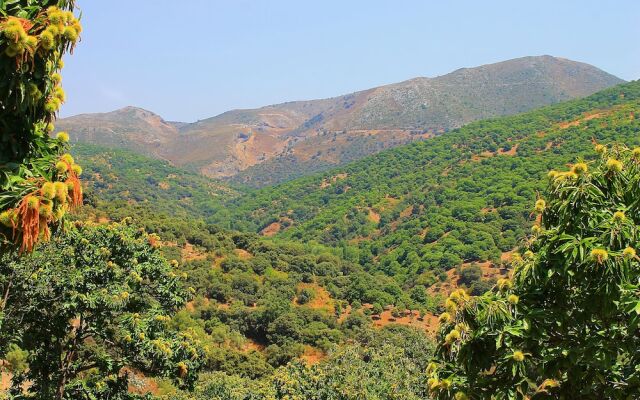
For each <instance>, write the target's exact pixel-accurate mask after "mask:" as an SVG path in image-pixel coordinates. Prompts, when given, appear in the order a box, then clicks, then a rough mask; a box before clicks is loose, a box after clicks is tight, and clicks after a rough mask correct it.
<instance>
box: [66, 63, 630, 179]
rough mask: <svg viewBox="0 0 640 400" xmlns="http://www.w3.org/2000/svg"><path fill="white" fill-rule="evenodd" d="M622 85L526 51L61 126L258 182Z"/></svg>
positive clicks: (78, 135) (78, 119)
mask: <svg viewBox="0 0 640 400" xmlns="http://www.w3.org/2000/svg"><path fill="white" fill-rule="evenodd" d="M621 82H623V81H622V80H621V79H619V78H617V77H615V76H613V75H610V74H608V73H606V72H604V71H602V70H600V69H598V68H596V67H594V66H591V65H589V64H584V63H580V62H576V61H571V60H567V59H563V58H557V57H551V56H538V57H523V58H517V59H513V60H509V61H503V62H499V63H495V64H489V65H483V66H480V67H475V68H462V69H459V70H456V71H454V72H451V73H449V74H447V75H443V76H439V77H436V78H424V77H420V78H414V79H410V80H407V81H404V82H400V83H395V84H391V85H385V86H380V87H376V88H372V89H368V90H363V91H360V92H355V93H351V94H348V95H344V96H339V97H333V98H329V99H322V100H309V101H294V102H288V103H283V104H277V105H271V106H266V107H262V108H258V109H250V110H233V111H228V112H225V113H223V114H220V115H218V116H216V117H213V118H209V119H205V120H202V121H198V122H195V123H172V122H166V121H164V120H163V119H162V118H161V117H159V116H158V115H155V114H153V113H152V112H149V111H146V110H142V109H139V108H135V107H126V108H124V109H121V110H117V111H113V112H110V113H104V114H84V115H78V116H75V117H71V118H66V119H62V120H59V121H58V128H59V129H61V130H67V131H69V132H71V133H72V138H73V139H74V140H78V141H81V142H88V143H94V144H102V145H107V146H113V147H123V148H129V149H133V150H136V151H139V152H142V153H145V154H149V155H152V156H155V157H158V158H163V159H167V160H169V161H171V162H173V163H174V164H176V165H179V166H186V167H189V168H191V169H195V170H198V171H200V172H201V173H203V174H204V175H207V176H212V177H227V178H230V179H233V180H236V181H241V182H244V183H248V184H252V185H256V186H259V185H264V184H270V183H275V182H279V181H283V180H286V179H290V178H291V177H295V176H299V175H303V174H305V173H309V172H312V171H317V170H321V169H325V168H328V167H331V166H335V165H339V164H342V163H345V162H348V161H352V160H354V159H358V158H361V157H364V156H366V155H369V154H372V153H376V152H378V151H380V150H383V149H385V148H388V147H393V146H397V145H400V144H405V143H408V142H411V141H414V140H418V139H425V138H428V137H431V136H434V135H438V134H442V133H444V132H447V131H449V130H451V129H455V128H458V127H460V126H462V125H465V124H468V123H470V122H473V121H476V120H480V119H484V118H490V117H496V116H503V115H511V114H516V113H520V112H524V111H528V110H531V109H533V108H537V107H541V106H544V105H548V104H553V103H557V102H560V101H564V100H568V99H572V98H577V97H583V96H587V95H590V94H592V93H594V92H597V91H599V90H601V89H604V88H607V87H610V86H613V85H616V84H619V83H621Z"/></svg>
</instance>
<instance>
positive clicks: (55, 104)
mask: <svg viewBox="0 0 640 400" xmlns="http://www.w3.org/2000/svg"><path fill="white" fill-rule="evenodd" d="M73 7H74V3H73V1H70V0H61V1H57V0H56V1H54V0H45V1H34V0H21V1H3V2H2V3H0V16H1V17H0V74H1V75H2V77H3V79H2V82H0V104H1V105H2V107H0V143H1V146H0V213H1V214H0V220H1V221H0V222H1V224H0V246H6V245H7V244H9V242H14V241H17V242H20V243H21V250H28V251H30V250H31V249H32V248H33V246H34V245H35V244H36V243H37V242H38V240H41V239H47V238H48V237H49V234H50V233H49V225H50V224H52V223H58V222H60V220H61V219H62V217H63V216H64V214H65V213H66V211H67V209H68V208H69V206H77V205H79V203H80V202H81V200H82V192H81V190H82V188H81V187H80V184H79V182H78V175H80V173H81V168H80V167H79V166H77V165H75V164H74V162H73V158H71V157H70V156H68V155H63V151H64V147H65V143H66V142H67V141H68V140H69V137H68V135H67V134H66V133H64V132H63V133H61V134H59V135H58V136H57V137H56V138H55V139H54V138H50V137H49V134H48V133H49V132H52V131H53V125H52V121H53V119H54V117H55V113H56V112H57V111H58V108H59V107H60V105H61V104H62V103H63V102H64V100H65V93H64V90H62V87H61V86H60V81H61V77H60V74H59V73H58V71H59V70H60V69H62V66H63V63H62V56H63V54H64V53H65V52H67V51H69V50H72V49H73V47H74V46H75V43H76V41H77V40H78V35H79V34H80V32H81V30H82V28H81V25H80V23H79V21H78V20H77V19H76V18H75V16H74V15H73Z"/></svg>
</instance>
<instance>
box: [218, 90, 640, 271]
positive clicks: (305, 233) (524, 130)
mask: <svg viewBox="0 0 640 400" xmlns="http://www.w3.org/2000/svg"><path fill="white" fill-rule="evenodd" d="M639 117H640V82H639V81H634V82H631V83H628V84H623V85H620V86H616V87H614V88H611V89H607V90H604V91H601V92H599V93H597V94H595V95H592V96H590V97H587V98H585V99H581V100H575V101H570V102H566V103H562V104H559V105H554V106H549V107H545V108H542V109H540V110H536V111H532V112H529V113H525V114H521V115H518V116H512V117H504V118H499V119H489V120H485V121H480V122H476V123H472V124H469V125H467V126H465V127H463V128H460V129H458V130H455V131H452V132H450V133H449V134H447V135H443V136H439V137H436V138H433V139H431V140H428V141H422V142H417V143H413V144H410V145H407V146H403V147H399V148H396V149H392V150H387V151H385V152H382V153H380V154H378V155H375V156H371V157H368V158H365V159H363V160H360V161H358V162H355V163H351V164H348V165H346V166H344V167H343V168H339V169H334V170H332V171H330V172H326V173H324V174H320V175H315V176H312V177H306V178H301V179H298V180H295V181H292V182H288V183H285V184H282V185H279V186H275V187H271V188H265V189H262V190H258V191H255V192H252V193H250V194H249V195H247V196H243V197H239V198H236V199H234V200H231V202H230V203H228V204H227V205H226V209H227V211H226V212H225V215H222V214H221V215H220V216H219V217H217V218H216V221H217V222H219V223H222V224H226V225H227V226H229V227H232V228H236V229H243V230H250V231H254V232H262V234H263V235H268V236H273V235H277V236H278V237H282V238H290V239H295V240H299V241H303V242H312V241H318V242H321V243H324V244H327V245H332V246H338V247H342V248H343V250H344V252H345V254H351V256H352V257H355V258H358V259H359V260H360V262H361V263H362V264H363V265H365V266H366V267H367V268H368V269H370V270H378V271H384V272H385V273H387V274H389V275H391V276H394V277H396V278H397V279H398V280H400V281H401V282H414V281H415V279H416V276H418V279H422V278H420V277H424V279H427V278H428V279H431V278H429V277H433V276H434V274H435V275H438V274H442V273H443V272H444V271H445V270H449V269H451V268H454V267H456V266H459V265H470V263H483V262H485V261H492V262H494V263H497V264H499V263H500V261H501V260H506V259H508V257H509V252H510V251H511V250H513V249H514V248H515V247H516V246H518V241H519V240H520V238H522V237H524V236H525V234H526V232H527V227H528V226H529V224H530V223H531V218H532V216H531V215H532V214H531V207H532V204H533V202H534V201H535V198H536V193H539V192H540V191H541V190H542V189H543V188H544V186H545V184H546V173H547V171H548V170H549V169H558V170H563V169H565V168H566V166H567V165H568V164H570V163H573V162H575V161H576V160H577V159H579V158H580V157H583V156H584V157H587V155H591V154H592V153H593V152H592V146H593V145H592V140H596V141H598V142H603V143H607V142H610V141H620V142H624V143H627V144H629V145H631V146H634V145H638V144H640V137H639V136H638V131H640V122H639V119H638V118H639Z"/></svg>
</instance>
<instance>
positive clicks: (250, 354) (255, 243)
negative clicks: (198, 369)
mask: <svg viewBox="0 0 640 400" xmlns="http://www.w3.org/2000/svg"><path fill="white" fill-rule="evenodd" d="M101 205H102V207H103V208H100V207H98V208H94V207H92V206H91V205H87V206H85V207H84V208H83V213H85V214H92V215H98V216H103V215H104V216H109V217H113V216H114V215H117V216H119V214H118V213H122V214H129V215H133V217H132V220H133V221H134V222H135V223H136V225H139V226H144V227H145V229H146V230H147V231H149V232H152V233H153V234H154V235H158V240H157V243H158V245H159V246H161V251H162V252H163V253H164V255H165V257H166V258H167V259H174V260H177V261H178V264H179V267H178V269H177V270H176V273H179V274H181V275H182V274H184V276H185V279H186V282H187V284H188V285H189V286H190V287H193V288H194V290H195V293H196V298H195V299H194V301H192V302H191V303H189V306H188V307H187V308H185V309H184V310H182V311H180V312H178V313H177V314H176V315H175V317H174V318H173V319H172V322H171V326H172V327H173V328H174V329H176V330H178V331H182V332H189V333H190V334H191V335H192V336H193V337H194V338H197V340H198V342H199V343H200V344H201V345H202V346H203V348H204V349H205V356H204V357H203V363H204V369H205V370H208V371H211V372H215V371H221V372H224V373H227V374H230V375H239V376H241V377H246V378H252V379H258V378H263V377H265V378H266V377H270V376H272V375H273V373H274V370H275V368H277V367H279V366H282V365H285V364H286V363H288V362H289V361H291V360H296V359H299V358H300V357H301V356H303V355H304V354H305V353H306V352H307V351H309V350H311V351H312V352H314V353H316V354H321V355H322V354H325V353H328V352H330V351H332V350H334V348H335V347H336V346H340V345H343V344H344V343H346V342H348V341H352V340H356V339H359V338H360V337H361V333H362V331H369V330H371V318H370V317H369V315H370V314H371V313H372V312H374V310H372V309H371V308H367V307H362V306H361V304H366V303H375V304H378V307H381V306H380V304H383V305H390V304H395V305H398V306H397V307H396V308H401V309H402V310H404V309H407V308H409V309H413V310H422V311H423V312H426V311H430V312H436V311H437V310H439V306H440V304H441V300H440V298H439V297H435V298H433V297H430V296H428V295H427V292H426V288H425V287H424V286H421V287H420V288H416V289H414V290H413V291H411V292H405V291H403V290H402V287H401V286H400V285H399V284H398V283H397V282H396V281H395V280H393V279H392V278H390V277H388V276H386V275H384V274H381V273H380V274H377V275H372V274H370V273H368V272H366V271H365V270H364V269H363V268H362V267H361V266H360V265H358V264H356V263H353V262H351V261H348V260H345V259H344V258H343V257H342V250H341V249H332V248H329V247H326V246H322V245H318V244H306V245H303V244H299V243H294V242H290V241H284V240H274V239H266V238H261V237H260V236H258V235H256V234H251V233H249V234H246V233H239V232H232V231H225V230H222V229H220V228H217V227H215V226H212V225H206V224H205V223H204V222H202V221H200V220H197V219H194V218H190V217H188V216H179V217H175V216H171V217H169V216H166V215H163V214H162V213H161V212H159V211H158V210H152V209H149V208H147V207H149V206H150V205H145V206H135V205H129V206H126V205H125V206H118V207H117V210H116V209H112V208H109V206H108V205H107V204H106V203H101ZM160 208H162V207H160ZM420 335H421V336H424V337H425V340H426V336H425V335H424V334H423V333H420Z"/></svg>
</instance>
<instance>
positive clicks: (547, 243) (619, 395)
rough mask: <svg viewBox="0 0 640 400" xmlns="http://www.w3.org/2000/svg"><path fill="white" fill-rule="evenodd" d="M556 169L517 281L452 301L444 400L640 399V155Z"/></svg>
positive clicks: (617, 154) (618, 153)
mask: <svg viewBox="0 0 640 400" xmlns="http://www.w3.org/2000/svg"><path fill="white" fill-rule="evenodd" d="M596 150H597V151H598V153H600V154H601V158H600V159H598V160H595V161H593V162H590V163H585V162H583V161H579V162H578V163H576V164H574V165H573V167H572V169H571V170H570V171H568V172H556V171H552V172H551V173H550V174H549V179H550V183H549V186H548V189H547V192H548V198H546V199H539V200H538V201H537V202H536V204H535V211H536V212H537V213H540V214H541V217H540V219H539V225H535V226H536V229H534V230H533V234H532V235H531V236H530V237H529V238H528V240H527V243H526V251H525V252H524V255H523V257H517V258H516V260H515V262H514V265H513V267H514V270H513V274H514V275H513V281H510V280H502V281H499V282H498V285H497V290H496V291H493V292H490V293H487V294H486V295H484V296H481V297H477V298H471V299H470V298H468V297H466V296H465V295H463V294H461V293H457V292H456V293H454V294H453V295H452V297H451V298H450V299H449V300H448V301H447V306H448V311H447V313H445V314H443V315H442V316H441V321H442V322H443V324H442V327H441V331H440V337H439V338H440V344H439V346H438V349H437V354H438V359H437V361H438V364H437V365H436V364H434V365H432V366H431V367H430V374H431V378H430V381H429V386H430V388H431V390H432V393H433V394H434V396H436V397H437V398H441V399H447V398H456V399H459V398H472V399H494V398H495V399H543V398H577V397H579V398H581V399H604V398H607V399H628V398H631V397H633V396H634V395H635V394H637V393H638V391H639V390H640V372H639V370H638V365H639V362H640V359H639V353H638V346H639V345H640V336H639V335H638V332H639V330H638V329H639V325H638V324H639V322H640V318H639V315H640V273H639V271H640V258H638V256H637V254H636V248H637V245H638V240H639V232H638V224H639V223H640V203H639V200H638V199H640V191H639V188H640V148H636V149H634V150H629V149H628V148H626V147H624V146H619V145H616V146H613V147H612V148H607V147H605V146H603V145H601V144H598V145H597V146H596Z"/></svg>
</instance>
